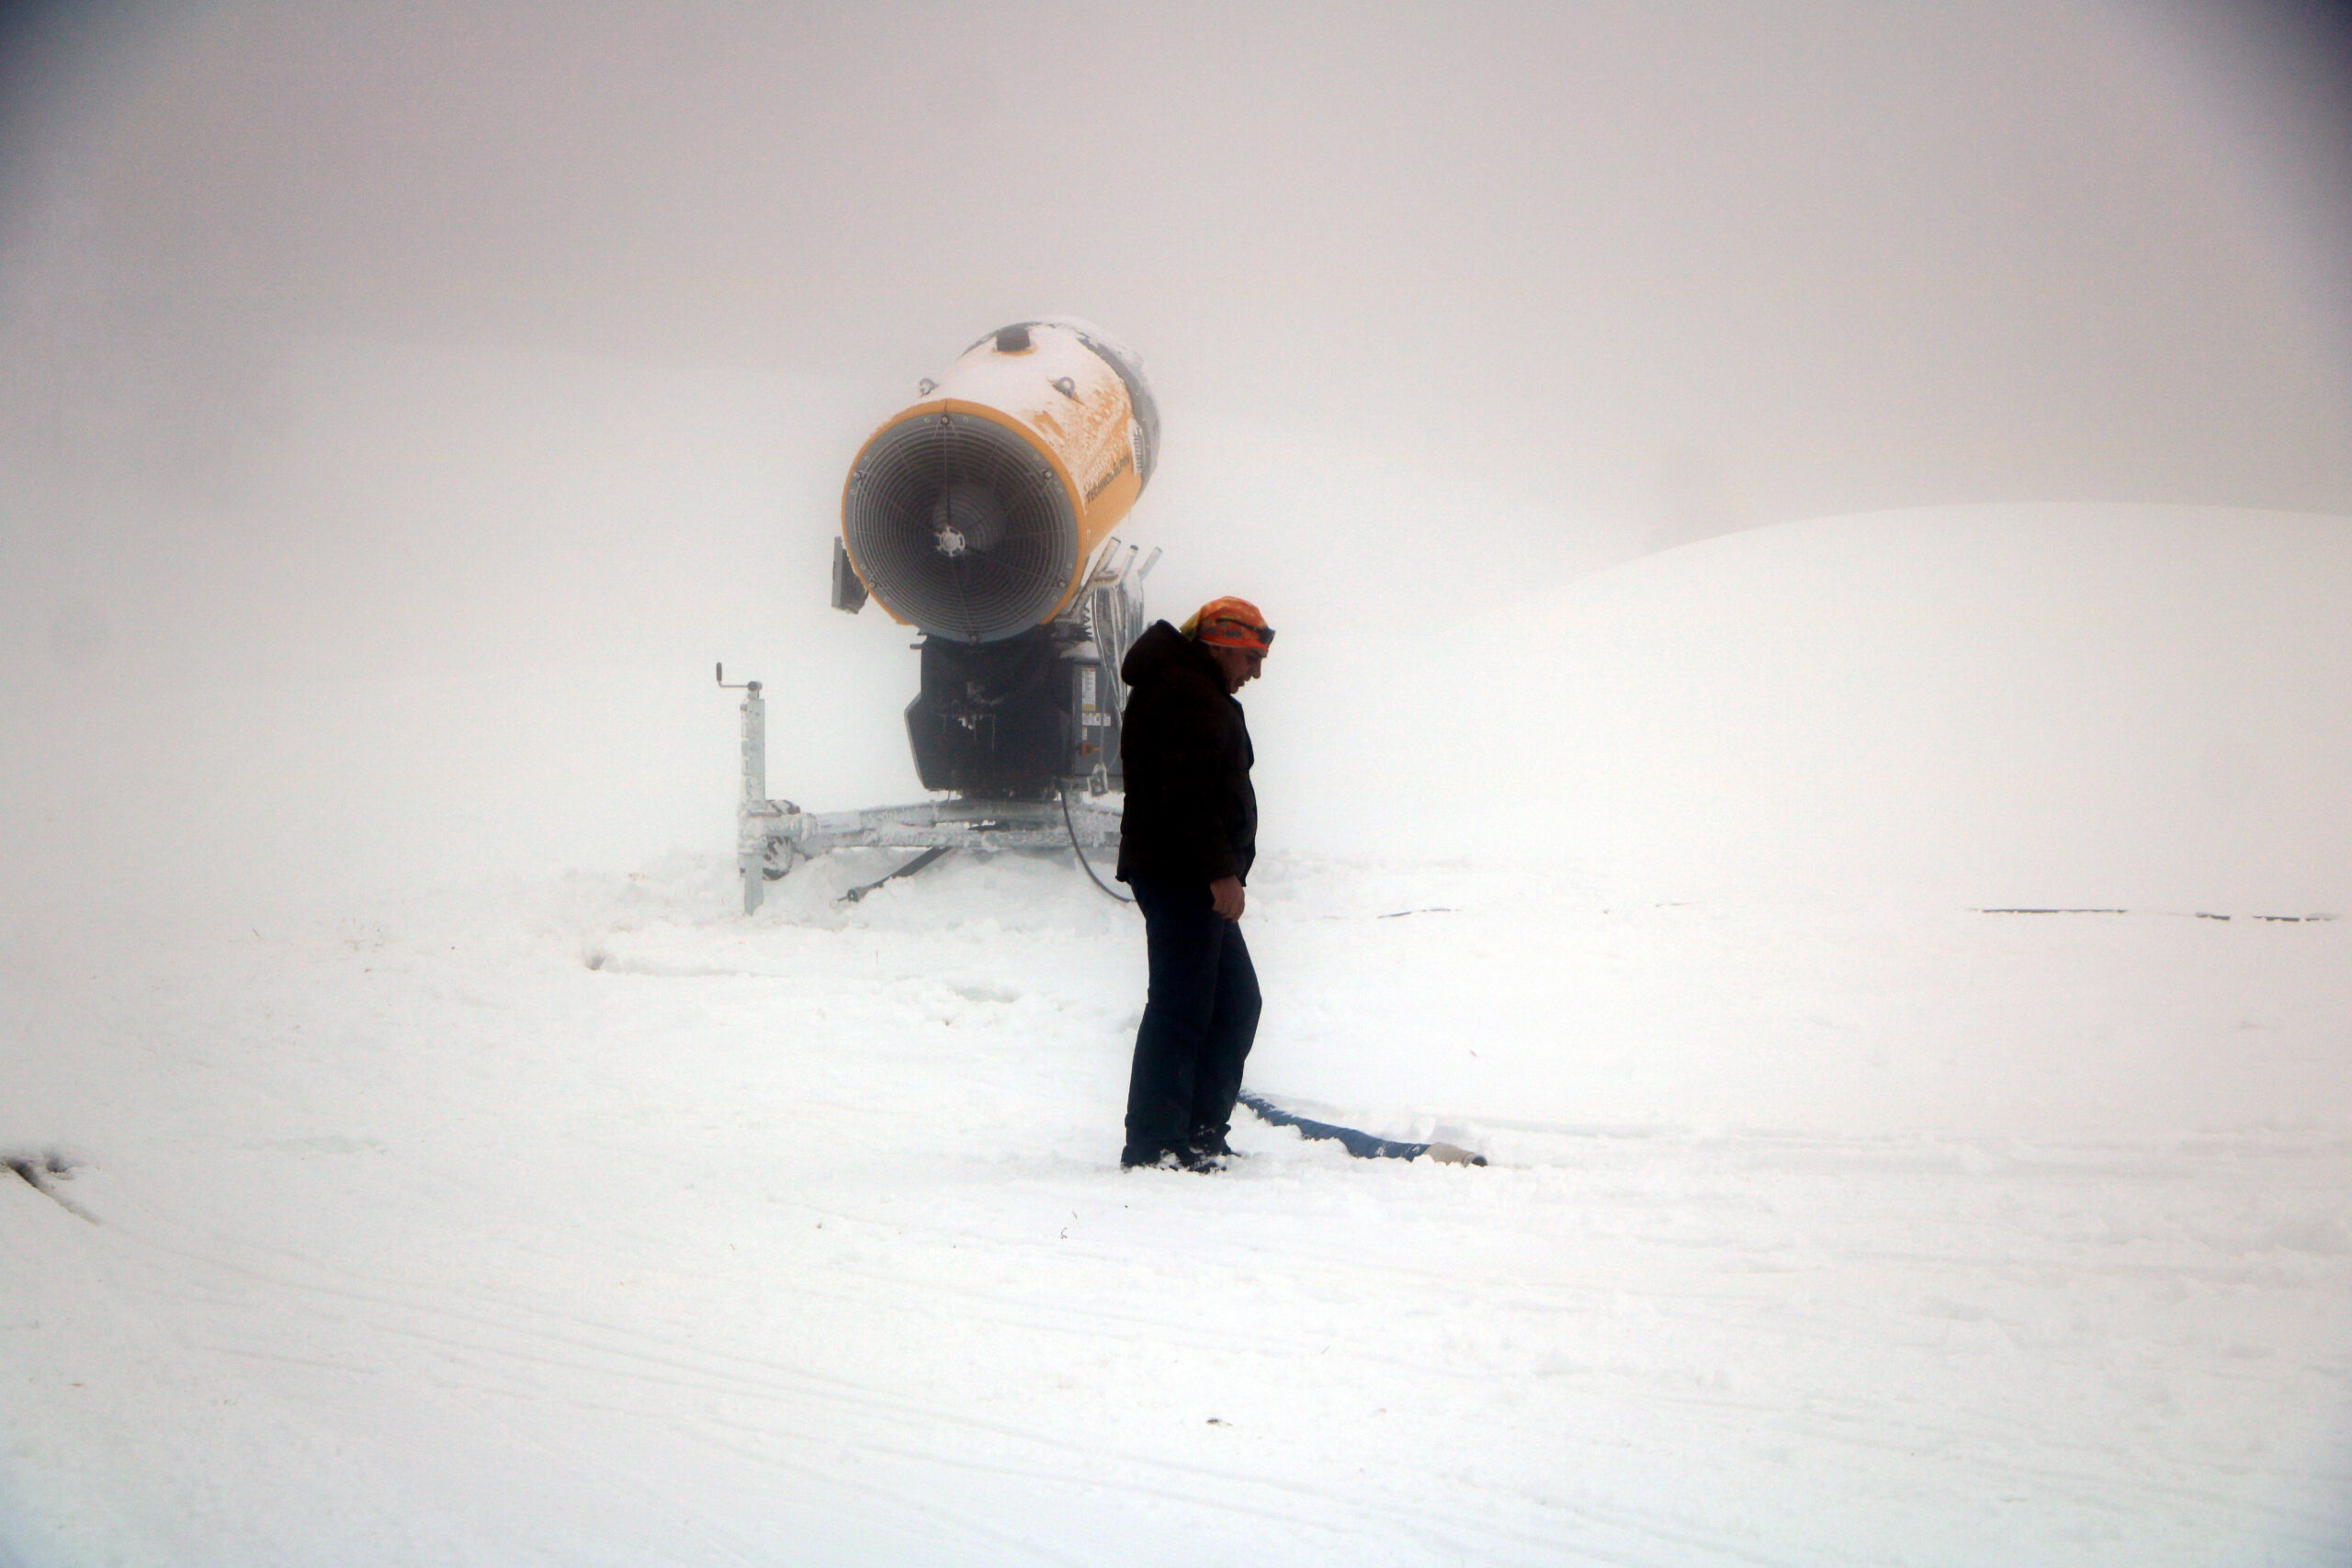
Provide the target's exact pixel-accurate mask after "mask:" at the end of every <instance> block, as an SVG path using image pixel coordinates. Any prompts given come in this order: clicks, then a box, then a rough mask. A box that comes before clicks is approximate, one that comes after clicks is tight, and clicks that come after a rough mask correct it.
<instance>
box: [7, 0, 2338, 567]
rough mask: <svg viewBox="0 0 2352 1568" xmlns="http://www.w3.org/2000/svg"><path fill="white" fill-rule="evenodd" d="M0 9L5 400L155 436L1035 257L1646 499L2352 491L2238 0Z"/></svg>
mask: <svg viewBox="0 0 2352 1568" xmlns="http://www.w3.org/2000/svg"><path fill="white" fill-rule="evenodd" d="M93 10H95V8H94V7H87V6H62V7H52V8H51V10H50V11H49V12H48V13H46V19H45V20H44V19H41V17H42V14H40V13H38V12H36V13H34V19H33V20H31V21H26V20H24V19H22V16H21V14H20V19H19V21H18V22H17V33H16V36H15V37H14V38H13V39H11V40H10V44H9V48H8V51H7V53H8V57H9V63H8V66H7V77H6V81H7V92H8V99H7V104H6V111H5V112H6V121H5V127H6V161H5V165H0V178H5V182H6V183H5V185H4V186H0V245H4V246H5V247H6V252H5V262H6V272H5V283H6V296H5V302H6V325H5V336H0V378H4V379H0V399H5V400H6V404H7V406H8V410H9V412H8V413H7V414H6V416H5V419H0V425H5V431H6V442H7V447H6V450H7V452H8V455H9V457H10V458H11V460H12V461H14V462H16V463H18V464H20V465H28V466H31V467H35V468H50V467H62V468H68V469H71V468H76V467H79V468H85V469H86V468H91V467H93V466H109V465H111V466H130V465H137V464H141V463H144V464H149V465H162V466H165V467H171V466H177V467H179V468H186V469H187V470H189V471H190V472H196V471H200V470H202V469H203V468H205V466H206V465H207V464H208V463H217V462H218V461H219V460H220V452H221V451H223V450H233V449H235V448H237V447H238V446H239V444H240V443H247V444H249V443H250V442H251V441H252V440H253V439H254V427H256V426H257V425H258V426H266V423H267V421H268V420H269V419H270V418H271V417H272V410H273V407H274V406H275V405H274V404H273V398H278V397H282V389H279V387H278V382H279V381H280V379H281V378H282V377H281V371H282V363H283V360H284V358H285V356H286V355H287V354H288V344H289V342H293V341H298V340H300V338H302V337H304V336H305V335H319V334H329V335H334V334H341V335H358V336H363V337H369V338H375V339H382V340H390V341H395V342H408V343H430V344H492V345H527V346H531V347H534V348H540V349H547V348H554V349H562V350H568V351H584V352H588V353H593V354H597V355H612V356H616V357H619V358H621V359H624V360H642V361H650V362H658V363H661V364H663V365H667V366H673V367H674V366H681V365H683V366H701V365H709V366H713V367H728V368H730V369H738V370H740V369H754V370H789V371H802V372H815V373H818V374H821V375H825V376H832V377H839V378H843V380H844V381H845V382H847V383H850V384H857V385H865V386H875V387H880V388H886V389H888V396H885V397H883V398H882V399H881V400H880V401H879V402H878V403H877V404H876V406H877V407H879V406H884V405H887V403H888V400H889V398H890V397H895V396H897V395H899V394H900V393H901V391H902V389H903V384H904V383H906V382H909V381H910V380H911V379H912V378H914V377H916V376H918V375H922V374H926V373H931V372H933V371H935V370H936V368H937V367H938V366H940V365H941V364H943V363H944V360H945V359H946V358H947V357H948V356H950V355H952V354H953V353H954V352H955V351H956V350H957V349H959V348H960V347H961V346H962V345H963V344H966V343H967V342H969V341H970V340H971V339H972V338H974V337H975V336H977V335H978V334H979V333H981V332H983V331H985V330H987V329H988V328H989V327H990V326H992V325H994V324H996V323H997V322H999V321H1001V320H1005V319H1010V318H1012V317H1014V316H1017V315H1020V314H1024V313H1029V312H1035V311H1040V310H1066V311H1074V312H1077V313H1080V314H1083V315H1086V316H1089V317H1091V318H1092V319H1094V320H1095V321H1100V322H1102V323H1103V324H1104V325H1105V326H1106V327H1108V328H1109V329H1111V330H1112V331H1113V332H1114V333H1116V334H1118V335H1121V336H1123V337H1125V338H1127V339H1129V340H1130V341H1132V342H1133V343H1134V344H1136V346H1137V347H1138V348H1139V349H1140V350H1141V351H1142V352H1143V354H1144V355H1145V356H1146V358H1147V360H1148V363H1149V365H1150V367H1151V369H1152V372H1153V374H1154V377H1155V380H1156V382H1157V384H1158V385H1159V391H1160V396H1161V400H1162V402H1163V404H1164V405H1165V407H1166V410H1167V419H1168V430H1169V440H1170V465H1171V467H1173V466H1176V465H1179V464H1180V463H1181V460H1182V448H1183V445H1184V441H1185V432H1186V427H1187V425H1188V423H1193V422H1194V421H1195V420H1199V419H1207V418H1212V417H1213V418H1217V419H1226V420H1233V421H1239V422H1243V423H1247V424H1250V425H1252V426H1255V427H1257V428H1260V429H1261V430H1263V431H1265V432H1267V433H1269V434H1271V435H1272V436H1273V437H1274V438H1275V439H1277V440H1291V439H1295V440H1299V441H1302V442H1313V443H1317V444H1318V445H1319V446H1321V447H1322V448H1323V449H1326V450H1332V449H1343V448H1344V447H1345V446H1348V445H1350V444H1352V445H1353V446H1356V447H1358V448H1361V449H1362V450H1364V451H1366V452H1379V453H1383V454H1385V455H1388V456H1391V457H1404V458H1408V459H1409V460H1411V461H1414V462H1417V463H1420V464H1424V465H1426V466H1428V467H1430V468H1434V469H1436V470H1438V471H1440V472H1459V473H1463V474H1464V475H1475V476H1476V477H1477V478H1478V479H1481V480H1482V481H1483V482H1485V483H1487V484H1488V485H1490V486H1493V487H1497V488H1498V489H1500V490H1502V491H1515V492H1518V493H1523V494H1526V495H1529V496H1531V497H1538V498H1541V499H1542V501H1543V502H1544V504H1545V505H1546V506H1547V507H1549V508H1551V509H1553V510H1554V511H1555V512H1556V513H1561V514H1565V515H1568V516H1572V517H1592V518H1596V519H1616V520H1619V521H1621V522H1630V523H1631V524H1633V525H1638V526H1639V527H1640V528H1642V529H1644V530H1646V536H1647V537H1648V538H1649V539H1650V540H1651V541H1653V542H1656V543H1672V542H1675V541H1677V540H1679V539H1684V538H1690V537H1696V536H1702V535H1705V534H1709V533H1714V532H1720V531H1723V530H1725V529H1728V528H1733V527H1737V526H1742V525H1753V524H1757V523H1761V522H1770V521H1778V520H1782V519H1788V518H1794V517H1802V516H1811V515H1821V514H1826V513H1839V512H1849V511H1856V510H1861V509H1866V508H1876V507H1883V506H1891V505H1905V504H1915V503H1929V502H1973V501H2008V500H2132V501H2180V502H2218V503H2227V504H2247V505H2260V506H2273V507H2285V508H2301V509H2309V510H2319V511H2328V512H2341V513H2352V307H2347V303H2346V301H2347V300H2352V99H2347V96H2346V92H2345V85H2346V84H2345V77H2344V75H2343V72H2342V66H2343V63H2344V59H2345V57H2344V55H2343V53H2342V51H2341V43H2342V37H2343V35H2342V31H2341V29H2340V28H2335V26H2334V24H2333V21H2332V14H2331V13H2329V12H2327V11H2324V10H2322V9H2318V8H2313V9H2310V10H2298V9H2295V8H2292V7H2289V6H2278V5H2265V6H2243V5H2224V4H2218V3H2215V4H2204V5H2178V6H2159V5H2139V4H2134V5H2124V4H2102V3H2098V0H2030V3H2018V4H2007V3H1997V0H1979V3H1969V4H1916V5H1914V4H1888V3H1885V0H1855V3H1851V4H1837V3H1833V0H1804V3H1788V4H1774V5H1763V4H1704V3H1697V0H1692V3H1679V4H1673V5H1665V4H1637V3H1615V0H1602V3H1586V4H1573V5H1568V4H1560V5H1544V6H1311V5H1283V6H1198V5H1186V6H1144V7H1116V6H1110V7H1106V6H1096V5H1091V4H1089V5H1035V6H975V5H948V4H905V3H902V4H877V5H857V6H839V5H831V6H790V5H733V6H729V5H699V6H698V5H690V4H675V3H650V0H649V3H645V4H637V5H625V6H595V7H583V6H570V5H560V4H538V5H535V4H500V5H489V6H481V5H475V4H470V3H469V4H458V3H455V0H423V3H419V4H410V5H397V6H395V5H378V4H357V3H355V4H338V5H334V6H317V5H310V4H286V5H266V4H253V3H232V4H222V5H214V6H200V5H189V6H175V7H170V8H168V9H166V8H161V7H157V8H146V7H138V6H123V7H116V8H114V14H113V16H112V17H111V18H110V19H107V20H104V21H93V20H90V19H89V14H90V13H91V12H92V11H93Z"/></svg>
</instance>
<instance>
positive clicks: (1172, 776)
mask: <svg viewBox="0 0 2352 1568" xmlns="http://www.w3.org/2000/svg"><path fill="white" fill-rule="evenodd" d="M1119 674H1120V676H1121V677H1122V678H1123V679H1125V682H1127V686H1128V688H1129V690H1128V693H1127V707H1126V713H1125V716H1123V717H1122V718H1121V720H1120V728H1119V765H1120V767H1121V768H1122V769H1123V770H1124V771H1125V773H1126V790H1127V808H1126V817H1125V820H1124V821H1122V822H1121V824H1120V827H1119V879H1120V880H1121V881H1123V882H1126V881H1133V880H1135V879H1136V878H1141V879H1143V880H1145V881H1148V882H1180V883H1191V884H1194V885H1199V884H1203V883H1210V882H1215V881H1216V880H1218V879H1219V878H1221V877H1227V876H1238V877H1239V878H1240V879H1241V880H1242V881H1244V882H1247V881H1248V880H1249V879H1250V862H1251V861H1253V860H1255V859H1256V858H1257V854H1258V796H1257V794H1256V792H1255V791H1253V790H1252V789H1251V788H1250V763H1251V762H1253V761H1256V760H1257V759H1256V754H1255V753H1254V752H1252V751H1251V750H1250V726H1249V724H1248V723H1247V722H1246V721H1245V720H1244V719H1243V717H1242V714H1241V705H1240V704H1239V703H1238V702H1235V701H1234V700H1233V698H1232V697H1231V696H1230V695H1228V694H1227V692H1226V689H1225V673H1224V671H1221V670H1219V669H1218V668H1217V665H1216V660H1215V659H1213V658H1211V657H1210V656H1209V653H1208V651H1207V650H1206V649H1203V648H1202V647H1201V646H1200V645H1199V644H1197V643H1195V642H1193V640H1192V639H1191V638H1190V637H1186V636H1184V634H1183V633H1182V632H1180V631H1178V630H1177V629H1176V628H1175V627H1174V626H1170V625H1169V624H1168V623H1167V622H1166V621H1156V622H1154V623H1153V624H1152V626H1151V629H1150V630H1149V631H1147V632H1145V633H1144V634H1143V636H1141V637H1137V638H1136V642H1135V646H1134V647H1133V648H1131V649H1128V650H1127V657H1126V659H1125V660H1124V661H1123V662H1122V663H1121V664H1120V666H1119Z"/></svg>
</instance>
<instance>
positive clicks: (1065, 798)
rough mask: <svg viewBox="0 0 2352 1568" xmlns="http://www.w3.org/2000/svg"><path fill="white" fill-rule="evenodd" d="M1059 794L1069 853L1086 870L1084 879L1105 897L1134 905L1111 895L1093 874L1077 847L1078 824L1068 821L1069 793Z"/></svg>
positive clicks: (1089, 863) (1129, 900)
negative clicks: (1099, 889)
mask: <svg viewBox="0 0 2352 1568" xmlns="http://www.w3.org/2000/svg"><path fill="white" fill-rule="evenodd" d="M1060 794H1061V799H1062V827H1063V828H1064V829H1068V831H1069V852H1070V853H1072V854H1074V855H1076V856H1077V857H1078V863H1079V864H1080V865H1081V866H1084V867H1085V868H1086V879H1087V880H1088V881H1089V882H1091V883H1092V884H1094V886H1097V887H1101V888H1102V889H1103V893H1104V894H1105V895H1106V896H1108V897H1113V898H1116V899H1117V900H1118V901H1119V902H1120V903H1122V904H1132V903H1134V902H1135V900H1134V899H1132V898H1130V897H1126V896H1125V894H1122V893H1113V892H1112V891H1111V889H1110V888H1109V887H1107V886H1104V885H1103V879H1102V878H1101V877H1099V876H1097V875H1095V874H1094V866H1093V863H1091V861H1089V860H1088V859H1087V858H1086V852H1085V851H1084V850H1082V849H1080V848H1079V847H1078V824H1077V823H1075V822H1073V821H1071V820H1070V815H1069V790H1067V789H1064V790H1062V791H1061V792H1060Z"/></svg>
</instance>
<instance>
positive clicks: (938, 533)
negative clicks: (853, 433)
mask: <svg viewBox="0 0 2352 1568" xmlns="http://www.w3.org/2000/svg"><path fill="white" fill-rule="evenodd" d="M1158 456H1159V409H1158V407H1157V405H1156V404H1154V402H1153V401H1152V396H1151V389H1150V387H1149V386H1148V384H1147V383H1146V382H1145V380H1144V378H1143V362H1142V361H1141V360H1139V359H1137V358H1136V356H1135V355H1133V354H1132V353H1130V352H1129V351H1127V350H1126V349H1125V348H1123V347H1121V346H1120V345H1119V344H1115V343H1114V342H1112V341H1111V340H1110V339H1109V338H1106V337H1105V336H1103V333H1101V332H1100V331H1098V330H1097V329H1096V328H1094V327H1092V326H1090V325H1088V324H1087V323H1085V322H1083V321H1069V320H1063V319H1055V320H1050V321H1017V322H1015V323H1013V324H1012V326H1009V327H1004V328H1001V329H1000V330H999V331H997V332H994V333H989V335H988V336H987V337H984V338H982V339H981V340H980V341H979V342H978V343H976V344H973V345H972V346H971V347H970V348H969V349H967V350H966V351H965V354H964V355H963V357H962V358H960V359H958V360H956V363H955V364H954V365H952V366H950V367H948V369H947V372H946V374H945V375H944V376H943V377H941V378H940V379H939V380H938V381H937V382H936V383H933V382H929V381H926V382H924V383H923V387H922V400H921V401H919V402H916V403H914V404H912V405H910V406H909V407H908V408H906V409H903V410H901V411H900V412H898V413H896V414H893V415H892V416H891V417H890V418H889V419H888V421H886V422H885V423H883V425H882V427H881V428H880V429H879V430H876V432H875V433H874V434H872V435H871V436H869V437H867V439H866V443H865V446H863V447H861V448H860V449H859V451H858V454H857V459H856V461H854V463H852V464H851V465H850V470H849V482H848V483H847V485H846V486H844V487H843V489H842V544H843V546H844V547H845V548H846V550H847V552H848V556H849V563H850V566H851V567H852V568H853V569H854V570H855V571H856V573H857V576H858V579H859V581H862V582H864V583H865V588H866V591H867V592H869V593H871V594H872V595H873V596H874V598H875V600H876V602H877V603H878V604H881V606H882V607H883V608H884V609H885V610H887V611H888V612H889V613H890V614H891V615H894V616H896V617H897V618H898V619H899V620H901V621H904V622H907V623H909V624H910V625H913V626H918V627H920V628H922V631H924V632H925V633H927V634H928V635H930V636H933V637H945V638H951V639H953V640H955V641H957V642H966V643H982V642H1000V641H1002V640H1003V639H1004V638H1006V637H1017V636H1019V635H1020V634H1021V633H1023V632H1024V631H1027V630H1028V629H1029V628H1030V627H1032V626H1040V625H1042V624H1044V623H1045V622H1047V621H1050V620H1052V619H1053V618H1054V616H1055V615H1058V614H1059V613H1060V612H1061V611H1062V610H1063V609H1064V608H1065V607H1066V606H1068V605H1069V603H1070V601H1071V600H1072V599H1073V598H1075V597H1076V596H1077V593H1078V591H1079V587H1080V581H1081V580H1082V578H1083V575H1084V573H1085V570H1086V565H1087V562H1088V561H1089V559H1091V558H1092V556H1093V554H1094V552H1095V550H1096V548H1097V547H1099V546H1100V545H1101V544H1102V543H1103V540H1104V539H1105V538H1107V537H1109V536H1110V533H1111V530H1112V529H1114V528H1115V527H1117V526H1118V525H1119V520H1120V519H1121V518H1123V517H1125V515H1126V514H1127V509H1128V508H1129V507H1131V506H1133V505H1134V504H1135V502H1136V497H1137V496H1139V495H1141V494H1142V493H1143V487H1144V486H1145V485H1146V484H1148V483H1149V482H1150V479H1151V470H1152V468H1153V465H1154V463H1155V461H1156V459H1157V457H1158Z"/></svg>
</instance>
